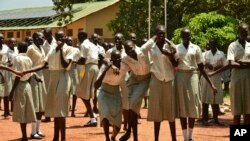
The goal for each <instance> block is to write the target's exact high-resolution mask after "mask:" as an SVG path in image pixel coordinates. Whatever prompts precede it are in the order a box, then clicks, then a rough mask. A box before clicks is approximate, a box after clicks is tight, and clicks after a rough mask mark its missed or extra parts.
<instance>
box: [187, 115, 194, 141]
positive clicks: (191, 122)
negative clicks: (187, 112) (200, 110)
mask: <svg viewBox="0 0 250 141" xmlns="http://www.w3.org/2000/svg"><path fill="white" fill-rule="evenodd" d="M194 122H195V118H188V127H189V129H188V139H189V140H192V135H193V129H194Z"/></svg>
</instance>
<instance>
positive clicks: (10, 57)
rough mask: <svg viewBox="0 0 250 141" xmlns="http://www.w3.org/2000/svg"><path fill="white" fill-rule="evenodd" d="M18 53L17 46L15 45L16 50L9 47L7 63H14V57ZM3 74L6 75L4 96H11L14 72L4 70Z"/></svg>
mask: <svg viewBox="0 0 250 141" xmlns="http://www.w3.org/2000/svg"><path fill="white" fill-rule="evenodd" d="M17 55H18V50H17V47H14V50H11V49H10V48H9V47H8V50H7V54H6V57H7V60H8V63H7V64H6V65H9V64H12V63H13V60H14V58H15V57H16V56H17ZM3 75H4V79H5V85H4V96H9V94H10V91H11V89H12V85H13V81H14V75H13V74H12V72H10V71H6V70H4V71H3Z"/></svg>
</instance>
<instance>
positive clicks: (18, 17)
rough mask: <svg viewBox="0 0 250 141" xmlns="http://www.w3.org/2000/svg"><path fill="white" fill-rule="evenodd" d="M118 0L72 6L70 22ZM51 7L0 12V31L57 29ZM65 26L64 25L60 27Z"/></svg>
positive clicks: (55, 17) (55, 18) (54, 13)
mask: <svg viewBox="0 0 250 141" xmlns="http://www.w3.org/2000/svg"><path fill="white" fill-rule="evenodd" d="M119 1H120V0H107V1H100V2H87V3H80V4H74V5H73V11H75V12H73V18H72V22H74V21H76V20H79V19H81V18H83V17H86V16H88V15H90V14H92V13H95V12H97V11H100V10H102V9H104V8H106V7H109V6H111V5H113V4H115V3H117V2H119ZM52 8H53V7H51V6H49V7H41V8H24V9H15V10H5V11H0V30H16V29H36V28H46V27H58V25H57V22H58V20H57V15H56V12H55V11H53V10H52ZM62 26H65V25H62Z"/></svg>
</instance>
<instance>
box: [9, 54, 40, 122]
mask: <svg viewBox="0 0 250 141" xmlns="http://www.w3.org/2000/svg"><path fill="white" fill-rule="evenodd" d="M13 65H14V69H16V70H17V71H24V70H27V69H31V67H32V61H31V59H30V58H29V57H28V56H27V55H26V54H24V53H20V54H19V55H17V56H16V57H15V58H14V60H13ZM30 77H31V74H26V75H24V76H23V77H21V78H20V81H19V83H18V85H17V87H16V89H15V92H14V93H15V94H14V96H13V101H14V108H13V121H14V122H19V123H31V122H34V121H36V115H35V108H34V103H33V98H32V90H31V86H30V84H29V82H28V79H29V78H30Z"/></svg>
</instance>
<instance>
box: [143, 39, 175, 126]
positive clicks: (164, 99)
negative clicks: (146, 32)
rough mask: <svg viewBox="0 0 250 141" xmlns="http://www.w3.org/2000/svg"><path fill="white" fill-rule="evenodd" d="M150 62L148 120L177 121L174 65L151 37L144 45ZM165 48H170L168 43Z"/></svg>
mask: <svg viewBox="0 0 250 141" xmlns="http://www.w3.org/2000/svg"><path fill="white" fill-rule="evenodd" d="M141 48H142V50H143V52H144V54H145V55H148V59H149V62H150V72H151V80H150V83H149V102H148V116H147V120H148V121H154V122H161V121H164V120H168V121H170V122H173V121H175V104H176V103H175V101H176V100H175V95H174V87H173V80H174V73H173V66H172V64H171V62H170V60H169V59H168V57H167V56H166V55H164V54H162V53H161V51H160V49H159V48H158V46H157V45H156V43H155V42H154V41H153V40H152V39H150V40H149V41H148V42H146V43H145V44H144V45H143V46H142V47H141ZM164 48H166V49H167V48H168V46H167V44H165V45H164Z"/></svg>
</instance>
